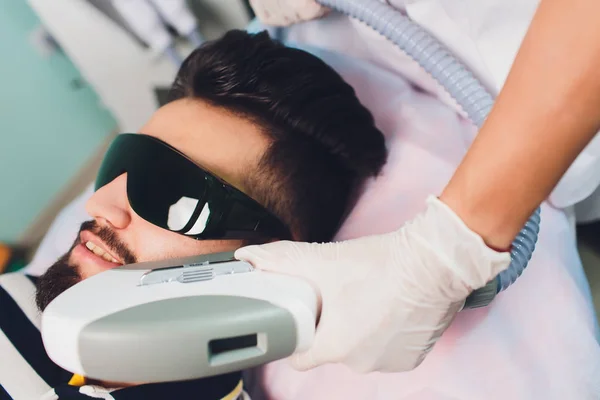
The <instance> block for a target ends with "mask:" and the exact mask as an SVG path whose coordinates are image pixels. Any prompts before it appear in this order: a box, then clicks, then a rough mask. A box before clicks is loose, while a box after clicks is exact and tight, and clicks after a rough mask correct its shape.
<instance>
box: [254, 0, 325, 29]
mask: <svg viewBox="0 0 600 400" xmlns="http://www.w3.org/2000/svg"><path fill="white" fill-rule="evenodd" d="M250 5H251V6H252V9H253V10H254V13H255V14H256V16H257V17H258V19H260V20H261V22H263V23H264V24H267V25H271V26H289V25H292V24H294V23H296V22H302V21H307V20H311V19H314V18H319V17H322V16H323V15H325V14H326V13H327V11H328V9H327V8H325V7H323V6H321V5H320V4H318V3H317V2H316V1H315V0H250Z"/></svg>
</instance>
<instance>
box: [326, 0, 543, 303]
mask: <svg viewBox="0 0 600 400" xmlns="http://www.w3.org/2000/svg"><path fill="white" fill-rule="evenodd" d="M317 2H318V3H320V4H322V5H323V6H326V7H329V8H332V9H334V10H337V11H339V12H342V13H344V14H346V15H349V16H351V17H354V18H356V19H358V20H360V21H362V22H364V23H366V24H367V25H369V26H370V27H371V28H373V29H374V30H376V31H377V32H379V33H380V34H382V35H383V36H384V37H386V38H387V39H389V40H390V41H392V42H393V43H395V44H396V45H397V46H398V47H399V48H400V49H401V50H403V51H404V52H405V53H406V54H407V55H408V56H410V57H411V58H412V59H414V60H415V61H416V62H418V63H419V64H420V65H421V67H423V69H425V71H427V72H428V73H429V74H430V75H431V76H432V77H433V78H434V79H435V80H437V81H438V82H439V83H440V84H441V85H442V86H443V87H444V88H445V89H446V91H447V92H448V93H449V94H450V95H451V96H452V97H453V98H454V99H455V100H456V102H457V103H458V104H459V105H460V106H461V107H462V109H463V110H464V111H465V112H466V113H467V115H468V117H469V118H470V119H471V121H472V122H473V123H474V124H475V125H476V126H477V127H478V128H481V126H482V125H483V122H484V121H485V119H486V118H487V116H488V114H489V112H490V110H491V108H492V105H493V104H494V98H493V96H492V95H491V94H490V93H489V92H488V91H487V90H486V89H485V88H484V87H483V85H482V84H481V83H480V82H479V81H478V80H477V78H475V77H474V76H473V74H472V73H471V72H470V71H469V70H468V69H467V67H466V66H464V65H463V64H462V63H461V62H460V61H458V60H457V59H456V58H455V57H454V56H453V55H452V53H451V52H450V51H449V50H448V49H446V47H445V46H444V45H443V44H442V43H440V42H439V41H438V40H437V39H436V38H434V37H433V36H431V35H430V34H429V33H428V32H427V31H425V30H424V29H423V28H421V27H420V26H419V25H418V24H416V23H414V22H412V21H411V20H410V19H409V18H408V17H406V16H404V15H403V14H402V13H400V12H398V10H396V9H394V8H392V7H391V6H389V5H387V4H384V3H381V2H379V1H378V0H317ZM540 212H541V210H540V208H538V209H537V210H536V211H535V212H534V213H533V215H532V216H531V217H530V218H529V221H527V223H526V224H525V227H524V228H523V229H522V230H521V232H519V234H518V235H517V237H516V239H515V240H514V242H513V245H512V249H511V252H510V255H511V262H510V266H509V267H508V269H506V270H505V271H503V272H501V273H500V274H499V275H498V276H497V277H496V279H495V282H493V283H491V285H494V286H495V287H493V286H492V290H495V293H498V292H500V291H502V290H505V289H506V288H508V287H509V286H510V285H512V284H513V283H514V282H515V281H516V280H517V278H518V277H519V276H520V275H521V273H522V272H523V270H524V269H525V267H527V264H528V262H529V260H530V259H531V256H532V254H533V251H534V250H535V244H536V242H537V239H538V233H539V230H540V221H541V218H540ZM486 288H487V289H486ZM486 288H482V291H483V290H484V289H485V290H488V291H489V288H490V285H488V286H486ZM495 293H494V294H493V295H495ZM474 295H475V296H474V297H476V296H477V291H475V292H474ZM493 295H492V298H493ZM472 296H473V295H472ZM489 300H490V301H491V299H489ZM484 303H489V301H487V302H484ZM481 305H485V304H482V303H481V302H477V301H475V302H469V301H467V306H466V307H477V306H481Z"/></svg>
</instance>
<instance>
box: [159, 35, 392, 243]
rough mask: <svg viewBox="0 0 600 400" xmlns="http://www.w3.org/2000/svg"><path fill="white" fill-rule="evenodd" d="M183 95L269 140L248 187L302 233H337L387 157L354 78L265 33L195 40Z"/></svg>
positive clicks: (177, 88) (181, 76)
mask: <svg viewBox="0 0 600 400" xmlns="http://www.w3.org/2000/svg"><path fill="white" fill-rule="evenodd" d="M185 97H192V98H194V97H196V98H200V99H202V100H204V101H207V102H208V103H210V104H212V105H214V106H218V107H224V108H226V109H228V110H229V111H231V112H234V113H236V114H238V115H241V116H243V117H245V118H248V119H250V120H251V121H253V122H255V123H257V124H258V125H259V126H260V127H261V128H262V130H263V131H264V133H265V134H266V135H267V136H268V137H269V138H270V139H271V144H270V146H269V148H268V150H267V152H266V153H265V154H264V156H263V157H262V159H261V160H260V162H259V165H258V166H257V171H254V173H251V174H248V176H247V177H245V179H246V183H247V185H246V187H247V188H250V189H249V190H250V191H249V193H247V194H248V195H249V196H251V197H252V198H254V199H255V200H257V201H258V202H259V203H261V204H262V205H263V206H265V207H266V208H267V209H269V210H270V211H271V212H273V213H274V214H275V215H277V216H278V217H279V218H280V219H282V221H283V222H284V223H286V224H287V225H288V226H289V227H290V229H291V230H292V232H294V233H295V235H296V238H297V239H298V240H302V241H315V242H320V241H329V240H331V238H332V237H333V235H334V234H335V233H336V231H337V229H338V228H339V226H340V224H341V222H342V220H343V218H344V216H345V215H346V212H347V211H348V209H349V207H350V206H351V205H352V203H353V201H354V195H355V194H356V192H357V189H358V188H359V187H360V186H361V184H362V183H363V182H364V180H365V179H366V178H367V177H370V176H375V175H377V174H378V173H379V171H380V170H381V168H382V166H383V164H384V163H385V160H386V155H387V152H386V148H385V141H384V137H383V134H382V133H381V131H379V130H378V129H377V128H376V127H375V122H374V120H373V116H372V115H371V113H370V112H369V111H368V110H367V109H366V108H365V107H364V106H363V105H362V104H361V103H360V102H359V100H358V99H357V97H356V94H355V93H354V90H353V89H352V87H351V86H350V85H348V84H347V83H346V82H344V80H343V79H342V77H341V76H340V75H339V74H338V73H337V72H335V71H334V70H333V69H332V68H331V67H329V66H328V65H327V64H325V63H324V62H323V61H322V60H320V59H319V58H317V57H315V56H313V55H312V54H310V53H307V52H305V51H302V50H299V49H293V48H288V47H285V46H284V45H282V44H281V43H279V42H276V41H274V40H272V39H271V38H270V37H269V35H268V34H267V33H266V32H262V33H258V34H249V33H247V32H244V31H238V30H234V31H230V32H228V33H227V34H225V36H223V37H222V38H221V39H218V40H215V41H211V42H207V43H205V44H203V45H202V46H201V47H200V48H198V49H196V50H195V51H194V52H193V53H192V54H191V55H190V56H189V57H188V58H187V59H186V60H185V62H184V63H183V65H182V67H181V69H180V70H179V72H178V74H177V77H176V79H175V82H174V83H173V87H172V89H171V92H170V98H169V99H170V100H176V99H181V98H185ZM240 134H242V133H240Z"/></svg>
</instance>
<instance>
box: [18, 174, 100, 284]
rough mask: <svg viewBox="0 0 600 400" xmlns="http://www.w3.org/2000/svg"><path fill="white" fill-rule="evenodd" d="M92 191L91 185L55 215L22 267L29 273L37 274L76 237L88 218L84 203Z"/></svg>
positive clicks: (64, 250)
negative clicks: (33, 251) (27, 262)
mask: <svg viewBox="0 0 600 400" xmlns="http://www.w3.org/2000/svg"><path fill="white" fill-rule="evenodd" d="M93 192H94V187H93V185H91V184H90V185H89V186H88V187H87V189H86V190H85V191H84V192H83V193H82V194H81V195H79V196H78V197H77V198H76V199H74V200H73V201H72V202H71V203H70V204H69V205H68V206H67V207H65V208H64V209H63V210H62V211H61V212H60V213H59V214H58V215H57V217H56V219H55V220H54V222H53V223H52V225H51V226H50V229H49V230H48V233H46V236H45V237H44V239H43V240H42V242H41V243H40V246H39V247H38V249H37V251H36V252H35V255H34V256H33V259H32V260H31V262H30V263H29V265H27V267H25V268H24V269H23V271H24V272H25V273H27V274H29V275H33V276H39V275H41V274H43V273H44V272H45V271H46V270H47V269H48V268H49V267H50V266H51V265H52V264H54V263H55V262H56V260H58V259H59V258H60V257H61V256H62V255H63V254H65V253H66V252H67V251H68V250H69V248H70V247H71V245H72V244H73V242H74V241H75V239H76V237H77V233H78V232H79V228H80V226H81V223H82V222H84V221H87V220H90V219H91V218H90V216H89V215H88V214H87V212H86V211H85V203H86V201H87V200H88V199H89V198H90V197H91V196H92V193H93Z"/></svg>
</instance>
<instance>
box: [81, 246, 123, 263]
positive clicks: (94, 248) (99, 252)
mask: <svg viewBox="0 0 600 400" xmlns="http://www.w3.org/2000/svg"><path fill="white" fill-rule="evenodd" d="M85 247H87V248H88V249H89V250H90V251H91V252H92V253H94V254H95V255H97V256H98V257H102V258H103V259H105V260H106V261H109V262H113V263H118V262H119V261H117V260H116V259H115V258H114V257H113V256H111V255H110V254H108V253H107V252H105V251H104V250H102V249H101V248H100V247H98V246H96V245H95V244H94V243H92V242H86V243H85Z"/></svg>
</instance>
